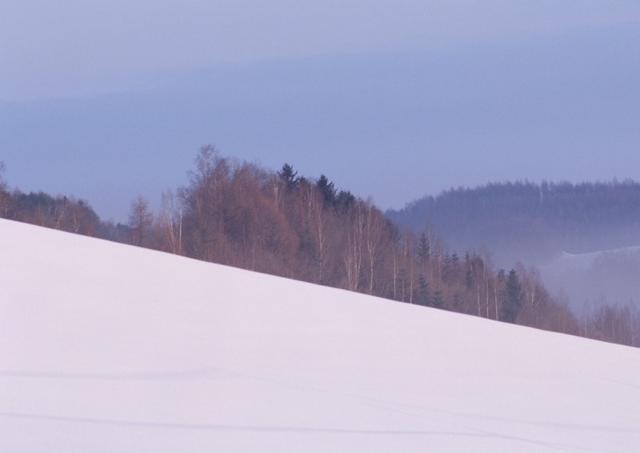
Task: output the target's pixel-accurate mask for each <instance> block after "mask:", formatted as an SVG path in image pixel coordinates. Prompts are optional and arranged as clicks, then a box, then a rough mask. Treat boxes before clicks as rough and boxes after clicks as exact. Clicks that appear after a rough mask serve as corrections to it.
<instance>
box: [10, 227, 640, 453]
mask: <svg viewBox="0 0 640 453" xmlns="http://www.w3.org/2000/svg"><path fill="white" fill-rule="evenodd" d="M547 451H551V452H554V451H562V452H607V453H612V452H638V451H640V350H636V349H632V348H628V347H623V346H616V345H611V344H605V343H601V342H596V341H590V340H585V339H580V338H575V337H571V336H566V335H561V334H554V333H548V332H542V331H538V330H534V329H528V328H523V327H518V326H513V325H507V324H501V323H497V322H493V321H488V320H483V319H479V318H474V317H470V316H463V315H459V314H454V313H448V312H444V311H438V310H433V309H427V308H422V307H417V306H412V305H408V304H401V303H397V302H391V301H386V300H382V299H377V298H373V297H369V296H366V295H361V294H355V293H351V292H346V291H341V290H336V289H331V288H324V287H320V286H316V285H311V284H306V283H301V282H296V281H291V280H287V279H282V278H277V277H273V276H268V275H262V274H257V273H252V272H249V271H244V270H238V269H233V268H229V267H224V266H219V265H214V264H209V263H203V262H199V261H195V260H190V259H186V258H182V257H177V256H172V255H168V254H163V253H159V252H154V251H149V250H144V249H139V248H135V247H130V246H125V245H120V244H115V243H110V242H106V241H101V240H96V239H91V238H86V237H81V236H76V235H72V234H66V233H62V232H57V231H52V230H47V229H43V228H38V227H34V226H29V225H24V224H19V223H14V222H9V221H0V452H7V453H14V452H15V453H21V452H56V453H66V452H77V453H87V452H105V453H106V452H109V453H113V452H135V453H140V452H150V453H151V452H153V453H165V452H225V453H226V452H261V453H262V452H305V453H313V452H323V453H324V452H367V453H375V452H420V453H424V452H547Z"/></svg>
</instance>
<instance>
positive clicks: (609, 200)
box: [388, 180, 640, 262]
mask: <svg viewBox="0 0 640 453" xmlns="http://www.w3.org/2000/svg"><path fill="white" fill-rule="evenodd" d="M639 208H640V183H637V182H634V181H628V180H627V181H616V180H614V181H610V182H585V183H579V184H573V183H569V182H559V183H553V182H542V183H540V184H537V183H532V182H528V181H517V182H505V183H491V184H486V185H483V186H479V187H475V188H467V187H460V188H455V189H451V190H447V191H444V192H442V193H441V194H439V195H437V196H427V197H424V198H422V199H419V200H417V201H414V202H412V203H409V204H408V205H407V206H406V207H405V208H403V209H401V210H398V211H389V212H388V215H389V217H390V218H392V219H393V220H394V221H395V222H396V223H398V224H399V225H402V226H405V227H409V228H412V229H414V230H416V231H418V230H420V229H422V228H424V227H425V225H427V224H429V225H430V226H431V227H432V228H433V229H434V230H436V231H437V232H438V233H439V234H441V235H442V237H443V238H444V239H445V240H446V241H447V243H449V244H450V245H451V246H454V247H461V248H481V247H486V248H488V249H489V250H491V252H492V254H493V255H494V257H496V258H497V259H498V260H499V261H500V262H510V261H514V260H517V259H519V258H520V257H522V256H525V255H526V256H527V257H528V258H529V259H530V260H531V262H544V261H546V260H548V259H550V258H552V257H553V256H554V255H556V254H558V253H560V252H562V251H566V252H572V253H583V252H590V251H594V250H606V249H613V248H619V247H624V246H629V245H637V244H638V243H640V228H639V226H640V209H639Z"/></svg>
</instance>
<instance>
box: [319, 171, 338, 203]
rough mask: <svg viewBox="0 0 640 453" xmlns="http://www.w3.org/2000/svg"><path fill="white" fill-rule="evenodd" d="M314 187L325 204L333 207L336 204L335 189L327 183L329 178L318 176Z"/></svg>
mask: <svg viewBox="0 0 640 453" xmlns="http://www.w3.org/2000/svg"><path fill="white" fill-rule="evenodd" d="M316 186H317V187H318V189H320V192H321V193H322V195H323V196H324V201H325V203H327V204H329V205H334V204H335V202H336V188H335V185H334V184H333V183H332V182H331V181H329V178H327V177H326V176H325V175H320V179H318V182H317V183H316Z"/></svg>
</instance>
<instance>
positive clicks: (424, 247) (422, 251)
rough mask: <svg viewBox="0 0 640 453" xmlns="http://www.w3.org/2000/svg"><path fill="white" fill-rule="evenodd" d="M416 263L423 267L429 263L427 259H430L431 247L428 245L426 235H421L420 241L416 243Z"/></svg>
mask: <svg viewBox="0 0 640 453" xmlns="http://www.w3.org/2000/svg"><path fill="white" fill-rule="evenodd" d="M417 254H418V262H419V263H420V264H421V265H422V266H424V265H426V264H427V263H428V262H429V258H430V257H431V246H430V244H429V239H427V235H426V234H425V233H422V234H421V235H420V240H419V241H418V251H417Z"/></svg>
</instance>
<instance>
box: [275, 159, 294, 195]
mask: <svg viewBox="0 0 640 453" xmlns="http://www.w3.org/2000/svg"><path fill="white" fill-rule="evenodd" d="M278 176H279V177H280V179H282V180H283V181H284V183H285V184H286V185H287V189H290V190H291V189H295V188H296V186H297V185H298V182H299V180H298V172H296V171H294V170H293V167H292V166H291V165H289V164H284V165H283V166H282V170H280V172H278Z"/></svg>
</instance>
